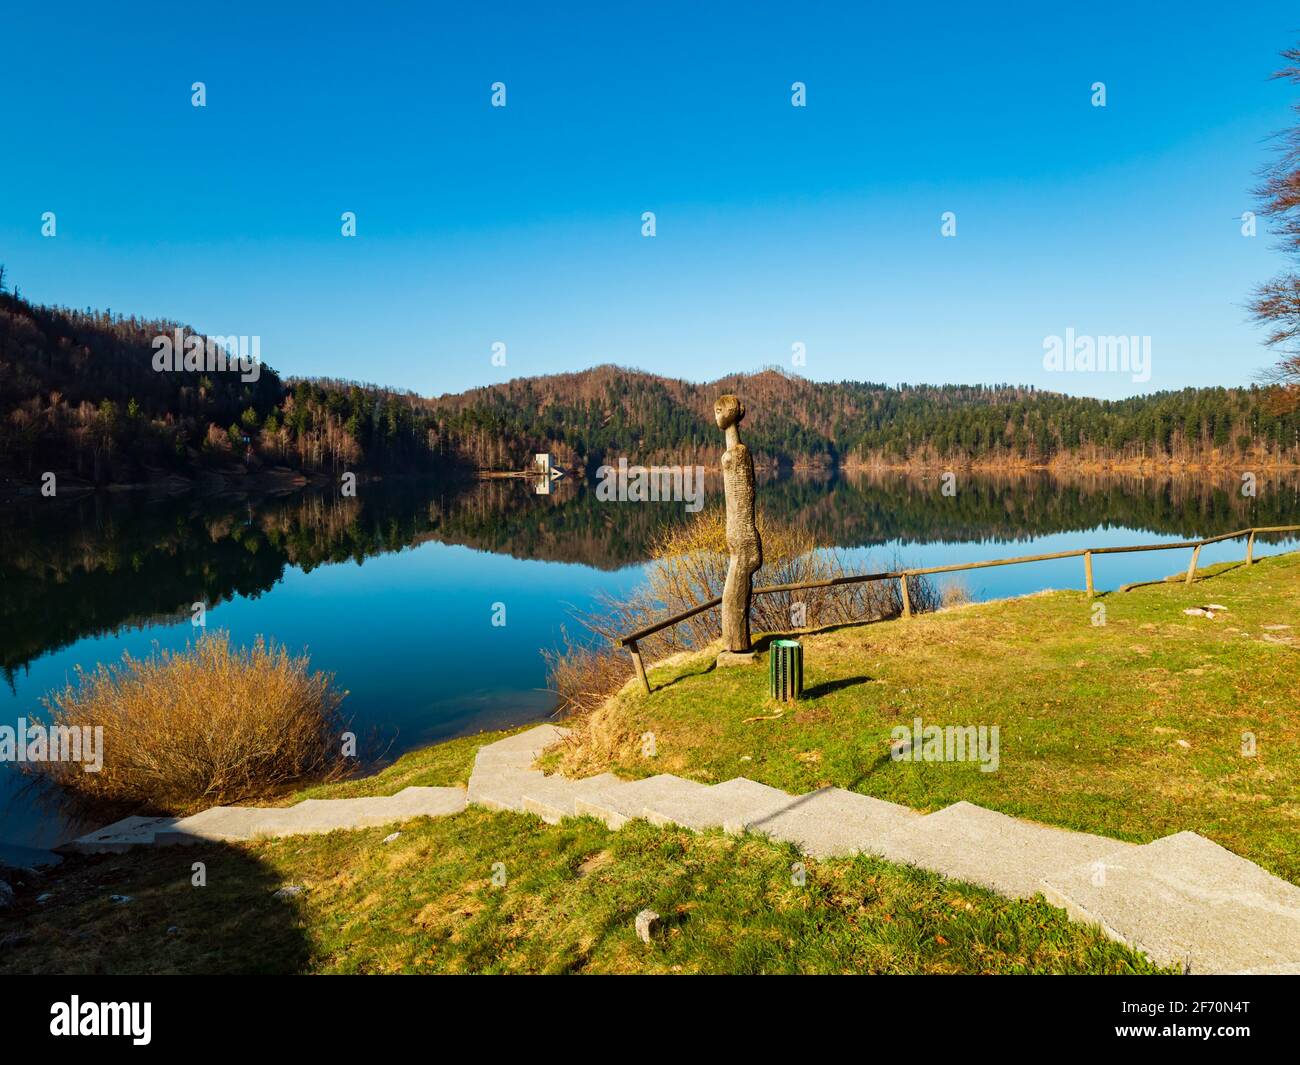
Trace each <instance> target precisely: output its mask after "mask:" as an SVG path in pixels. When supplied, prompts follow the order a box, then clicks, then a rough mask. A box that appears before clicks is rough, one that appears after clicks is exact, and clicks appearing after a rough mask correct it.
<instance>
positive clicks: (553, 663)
mask: <svg viewBox="0 0 1300 1065" xmlns="http://www.w3.org/2000/svg"><path fill="white" fill-rule="evenodd" d="M758 525H759V532H760V535H761V536H762V539H763V569H762V571H761V583H759V584H758V585H757V587H763V586H765V585H782V584H803V583H807V582H812V581H826V580H833V579H835V578H838V577H845V576H849V575H851V574H852V573H854V572H855V571H854V570H853V569H851V568H850V567H849V565H848V563H847V562H846V561H845V559H844V558H843V556H842V555H841V554H840V553H839V552H837V551H835V550H834V549H830V548H825V547H822V546H821V545H819V544H818V543H817V541H816V538H815V537H814V536H813V535H812V534H811V533H809V532H806V531H804V530H801V529H797V528H795V527H793V526H791V525H788V524H785V523H781V522H772V521H768V520H764V518H763V517H762V515H761V514H760V515H759V518H758ZM650 554H651V561H650V564H649V566H648V567H647V572H646V580H645V583H644V584H643V585H641V586H640V587H639V588H637V589H636V590H635V591H633V592H632V593H631V595H630V596H628V597H626V598H624V599H616V598H614V597H612V596H608V595H607V596H604V597H602V598H601V599H600V600H599V601H598V604H597V607H596V609H595V610H593V611H589V612H586V613H580V614H578V615H577V618H578V621H579V623H580V624H581V625H582V626H583V627H584V628H585V629H586V630H587V631H588V632H589V633H590V634H592V635H593V636H595V637H596V638H597V639H596V640H595V641H594V642H593V641H586V642H580V641H575V640H573V639H571V638H569V637H568V635H567V634H566V635H565V639H564V646H562V647H561V648H559V649H558V650H556V651H553V652H550V653H549V654H547V655H546V659H547V667H548V672H549V676H550V684H551V687H552V689H553V690H554V691H555V692H556V693H557V694H558V695H559V697H560V709H561V711H562V712H565V713H573V712H575V711H589V710H593V709H595V708H596V707H598V706H600V705H601V703H603V702H604V701H605V700H606V699H607V698H608V697H609V696H610V695H611V694H612V693H613V692H615V691H617V690H618V689H619V688H621V687H622V686H623V684H625V683H626V682H627V680H628V678H629V677H631V676H632V666H631V663H630V661H629V656H628V654H627V651H626V650H625V649H624V648H623V647H621V646H619V645H618V644H617V643H616V641H617V639H618V637H619V636H621V635H622V634H623V633H626V632H633V631H635V630H637V629H641V628H645V627H646V626H648V625H652V624H654V623H655V622H657V621H659V620H661V619H662V618H664V617H667V616H669V615H672V614H677V613H681V612H683V611H686V610H689V609H691V608H692V607H695V606H699V605H700V604H701V603H707V602H708V601H709V600H711V599H715V598H717V597H718V596H720V595H721V594H722V586H723V584H724V583H725V582H726V579H727V565H728V554H727V535H726V514H725V512H724V511H723V510H722V509H721V508H718V507H711V508H708V509H706V510H703V511H701V512H700V513H699V514H698V515H696V516H695V517H694V518H693V519H692V520H691V521H689V522H687V523H686V524H685V525H674V526H672V527H670V528H667V529H665V530H664V531H662V532H661V533H660V534H659V536H658V537H657V538H656V539H655V540H654V541H653V542H652V544H651V549H650ZM891 568H893V569H898V568H899V566H898V564H897V563H895V564H894V565H893V566H892V567H891ZM908 595H909V598H910V599H911V603H912V609H913V610H914V611H918V612H923V611H928V610H935V609H938V606H939V593H938V590H937V588H936V587H935V585H934V583H933V582H932V581H929V580H926V579H925V578H924V577H911V578H909V579H908ZM901 613H902V593H901V590H900V588H899V582H898V581H897V580H885V581H871V582H865V583H858V584H843V585H838V586H835V587H828V588H808V589H800V590H797V591H785V592H773V593H771V594H765V595H755V596H754V602H753V612H752V615H751V627H752V629H753V631H754V632H755V633H761V632H769V633H773V632H780V633H788V632H795V631H799V630H801V629H818V628H824V627H826V626H828V625H841V624H850V623H853V622H861V621H874V620H878V619H881V618H890V617H897V616H898V615H899V614H901ZM721 635H722V619H721V615H720V614H719V613H718V611H717V610H705V611H703V612H701V613H699V614H696V615H694V616H693V617H690V618H688V619H686V620H685V621H682V622H680V623H679V624H677V625H672V626H670V627H668V628H666V629H661V630H660V631H659V632H657V633H654V634H653V635H651V636H647V637H645V638H644V639H642V640H640V641H639V643H638V647H639V649H640V651H641V655H642V657H643V659H644V660H645V661H646V662H647V663H650V662H655V661H658V660H660V659H662V658H664V657H666V656H668V655H671V654H675V653H678V652H681V651H690V650H695V649H698V648H701V647H704V646H707V645H708V644H709V643H711V642H713V641H714V640H717V639H719V638H720V637H721Z"/></svg>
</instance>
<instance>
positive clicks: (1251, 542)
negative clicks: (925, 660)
mask: <svg viewBox="0 0 1300 1065" xmlns="http://www.w3.org/2000/svg"><path fill="white" fill-rule="evenodd" d="M1283 532H1300V525H1267V526H1259V527H1256V528H1251V529H1238V530H1237V531H1236V532H1230V533H1220V534H1219V535H1218V536H1208V537H1206V538H1205V539H1204V540H1182V541H1179V542H1178V543H1173V544H1139V545H1137V546H1135V547H1083V548H1079V549H1078V550H1075V551H1053V552H1052V553H1050V554H1046V555H1020V556H1018V557H1016V558H995V559H990V560H988V561H985V562H959V563H957V564H955V565H951V566H923V567H919V568H914V569H901V570H889V571H887V572H884V573H854V574H850V575H849V576H846V577H830V578H828V579H826V580H822V581H805V582H802V583H800V584H769V585H766V586H764V587H759V588H755V589H754V594H755V595H771V594H773V593H775V592H795V591H802V590H804V589H806V588H834V587H836V586H838V585H842V584H863V583H866V582H867V581H889V580H896V581H898V583H899V590H900V592H901V595H902V601H903V617H904V618H910V617H911V616H912V598H911V595H910V593H909V592H908V588H907V579H908V578H909V577H926V576H929V575H930V574H933V573H959V572H962V571H963V570H970V569H987V568H988V567H990V566H1015V565H1019V564H1020V563H1022V562H1048V561H1051V560H1053V559H1058V558H1082V559H1083V575H1084V580H1085V582H1086V584H1087V591H1088V595H1089V597H1091V596H1094V595H1096V594H1097V593H1096V589H1095V588H1094V587H1093V583H1092V556H1093V555H1123V554H1130V553H1132V552H1134V551H1177V550H1179V549H1184V548H1188V547H1190V548H1191V549H1192V560H1191V562H1190V563H1189V564H1188V566H1187V578H1186V583H1187V584H1191V583H1192V581H1193V580H1195V579H1196V563H1197V562H1198V561H1199V560H1200V557H1201V548H1202V547H1204V546H1205V545H1206V544H1217V543H1219V542H1220V541H1223V540H1236V539H1237V538H1239V537H1242V536H1245V537H1247V540H1246V565H1247V566H1249V565H1252V564H1253V563H1254V561H1255V537H1256V536H1258V535H1259V534H1261V533H1283ZM1130 587H1133V586H1132V585H1125V586H1124V587H1123V588H1120V589H1119V590H1120V591H1125V590H1127V589H1128V588H1130ZM721 604H722V597H721V596H718V597H717V598H714V599H710V600H709V601H708V602H707V603H700V604H698V605H697V606H693V607H691V608H690V609H689V610H683V611H681V612H680V613H677V614H673V615H672V616H671V617H667V618H664V619H663V620H661V621H656V622H655V623H654V624H653V625H647V626H646V627H645V628H643V629H637V630H636V632H630V633H628V634H627V635H625V636H620V637H618V641H617V642H618V644H619V645H620V646H622V647H626V648H627V649H628V652H629V653H630V654H631V655H632V663H633V665H634V666H635V667H636V675H637V676H638V677H639V678H640V679H641V683H642V685H643V686H644V687H645V690H646V694H649V693H650V679H649V678H648V677H647V676H646V672H645V663H644V662H642V661H641V652H640V650H639V649H638V647H637V644H638V642H639V641H640V640H644V639H645V638H646V637H647V636H652V635H654V634H655V633H656V632H661V631H663V630H664V629H667V628H671V627H672V626H673V625H678V624H680V623H681V622H683V621H685V620H686V619H687V618H693V617H695V615H696V614H703V613H704V612H705V611H706V610H712V609H714V608H715V607H717V606H720V605H721Z"/></svg>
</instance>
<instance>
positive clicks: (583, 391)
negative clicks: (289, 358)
mask: <svg viewBox="0 0 1300 1065" xmlns="http://www.w3.org/2000/svg"><path fill="white" fill-rule="evenodd" d="M723 392H736V393H738V394H739V395H740V396H741V397H742V398H743V399H744V401H745V403H746V405H747V407H748V409H749V413H748V415H747V417H746V419H745V426H744V430H743V432H744V437H745V439H746V441H747V442H748V443H749V446H750V448H751V449H752V450H753V451H754V453H755V457H756V460H757V461H758V462H759V464H760V465H765V466H776V465H799V466H832V465H846V466H903V465H937V464H941V463H946V464H955V465H965V464H972V465H984V466H1025V465H1044V466H1046V465H1090V464H1096V465H1110V464H1116V465H1136V464H1140V463H1147V464H1155V465H1167V464H1186V465H1203V466H1214V467H1222V466H1228V465H1233V464H1238V463H1242V462H1250V463H1255V464H1257V465H1296V464H1300V413H1297V412H1294V411H1292V412H1290V413H1282V412H1278V411H1275V410H1274V409H1273V403H1272V402H1271V400H1272V397H1273V393H1271V392H1270V391H1269V390H1267V389H1261V388H1258V387H1251V388H1203V389H1184V390H1183V391H1180V392H1161V393H1155V394H1152V395H1148V396H1141V397H1135V398H1131V399H1125V400H1117V401H1108V400H1097V399H1090V398H1085V397H1073V396H1066V395H1062V394H1060V393H1055V392H1042V391H1038V390H1036V389H1033V388H1027V387H1018V386H1012V385H996V386H986V385H939V386H935V385H898V386H893V387H891V386H887V385H884V384H875V383H870V382H857V381H838V382H814V381H809V380H806V379H803V378H800V377H796V376H793V375H790V374H786V373H783V372H781V371H778V370H765V371H763V372H761V373H757V374H732V375H729V376H726V377H722V378H719V379H718V380H716V381H713V382H710V383H708V384H693V383H690V382H686V381H679V380H673V379H669V378H664V377H658V376H655V375H653V374H647V373H642V372H640V371H635V370H626V369H621V368H619V367H615V366H599V367H596V368H595V369H591V370H584V371H581V372H577V373H571V374H557V375H554V376H549V377H540V378H536V377H535V378H519V379H516V380H513V381H509V382H506V383H503V384H500V385H493V386H490V387H485V388H478V389H473V390H471V391H468V392H465V393H462V394H460V395H449V396H442V397H440V398H439V399H438V400H436V401H434V403H433V407H434V409H435V410H437V412H438V421H439V430H440V433H441V434H442V435H443V436H444V438H447V439H452V440H454V441H455V446H456V448H457V450H458V451H459V452H460V453H462V454H464V455H466V456H467V457H468V458H470V459H471V460H473V461H474V462H475V463H476V464H478V465H479V466H483V467H490V468H500V467H501V466H503V465H508V464H510V463H511V462H512V461H514V460H515V457H516V456H518V455H521V454H528V453H529V452H530V451H532V450H534V449H542V450H550V451H552V452H553V453H555V454H556V455H557V456H559V457H560V459H561V460H562V461H564V462H565V463H566V464H570V465H577V466H583V465H585V466H587V467H588V468H592V467H594V466H597V465H599V464H600V463H601V462H604V461H610V460H612V459H613V458H615V457H619V456H626V457H628V458H629V460H630V461H638V462H642V463H646V464H650V463H695V462H703V463H712V462H714V461H716V458H717V451H718V447H719V441H720V439H721V438H720V436H719V433H718V430H717V429H716V427H714V425H713V423H712V406H713V400H714V398H715V397H716V396H717V395H719V394H721V393H723Z"/></svg>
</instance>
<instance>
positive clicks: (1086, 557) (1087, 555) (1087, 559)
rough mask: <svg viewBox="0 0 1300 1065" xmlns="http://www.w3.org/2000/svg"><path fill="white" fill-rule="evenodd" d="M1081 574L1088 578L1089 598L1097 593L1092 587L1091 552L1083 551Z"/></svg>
mask: <svg viewBox="0 0 1300 1065" xmlns="http://www.w3.org/2000/svg"><path fill="white" fill-rule="evenodd" d="M1083 575H1084V577H1086V578H1087V580H1088V598H1089V599H1091V598H1092V597H1093V596H1094V595H1096V594H1097V593H1096V592H1094V591H1093V588H1092V552H1091V551H1085V552H1084V553H1083Z"/></svg>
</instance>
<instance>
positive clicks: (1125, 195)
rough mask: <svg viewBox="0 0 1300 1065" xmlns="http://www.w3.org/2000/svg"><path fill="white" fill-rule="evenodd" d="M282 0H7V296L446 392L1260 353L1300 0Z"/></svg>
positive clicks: (1167, 365) (990, 372) (289, 361)
mask: <svg viewBox="0 0 1300 1065" xmlns="http://www.w3.org/2000/svg"><path fill="white" fill-rule="evenodd" d="M271 6H272V5H267V4H259V5H243V4H221V5H217V4H206V5H185V6H183V7H182V6H175V7H172V6H170V5H168V6H164V5H156V6H154V5H133V10H132V11H131V12H130V13H122V12H121V11H120V10H117V9H115V8H113V7H111V6H109V5H103V4H93V5H92V4H77V5H61V4H57V3H55V4H50V5H39V6H38V5H25V6H24V7H23V8H22V9H20V10H11V11H9V12H7V13H6V18H5V37H6V48H5V53H6V55H5V62H4V64H3V66H0V93H2V95H3V98H4V99H5V100H6V101H7V102H8V111H9V115H10V126H9V132H8V135H7V136H6V138H5V158H4V161H3V165H2V166H0V262H3V263H5V264H6V265H7V267H8V269H9V272H10V276H11V278H12V280H13V281H16V282H17V283H18V284H19V285H20V286H21V289H22V291H23V293H24V295H26V296H27V297H29V298H32V299H36V300H39V301H43V302H53V303H61V304H67V305H73V306H95V307H111V308H113V309H114V310H116V311H123V312H128V313H129V312H138V313H142V314H148V315H162V316H167V317H172V318H176V319H179V320H181V321H184V322H187V323H189V324H191V325H193V326H194V327H196V328H198V329H201V330H203V331H206V332H210V333H214V334H222V335H231V334H244V335H258V336H260V337H261V338H262V353H263V357H264V358H265V359H266V360H267V361H268V362H269V363H271V365H273V366H275V367H276V368H277V369H279V370H281V371H282V372H285V373H293V374H322V375H330V376H339V377H348V378H356V379H360V380H366V381H376V382H380V383H384V384H391V385H397V386H403V387H410V388H413V389H416V390H417V391H420V392H424V393H429V394H438V393H441V392H445V391H459V390H461V389H463V388H466V387H470V386H473V385H479V384H487V383H491V382H493V381H499V380H504V379H506V378H508V377H514V376H521V375H531V374H535V373H552V372H558V371H568V370H577V369H582V368H584V367H588V366H593V365H597V364H599V363H602V362H617V363H620V364H623V365H630V366H636V367H640V368H643V369H647V370H652V371H655V372H659V373H664V374H670V375H674V376H683V377H687V378H690V379H693V380H705V379H710V378H713V377H717V376H720V375H722V374H724V373H727V372H730V371H733V370H747V369H756V368H758V367H761V366H764V365H771V364H784V365H786V366H789V365H790V356H791V345H792V344H794V343H796V342H799V343H803V344H804V345H805V346H806V351H807V362H806V365H805V366H803V367H801V368H800V370H799V372H802V373H804V374H806V375H807V376H809V377H812V378H816V379H839V378H857V379H869V380H883V381H887V382H898V381H912V382H917V381H927V382H943V381H953V382H989V383H991V382H1001V381H1011V382H1022V383H1029V384H1036V385H1039V386H1041V387H1044V388H1052V389H1057V390H1061V391H1068V392H1075V393H1083V394H1090V395H1100V396H1121V395H1128V394H1132V393H1134V392H1140V391H1147V390H1154V389H1163V388H1179V387H1183V386H1184V385H1189V384H1190V385H1202V384H1235V383H1246V382H1249V381H1250V380H1251V379H1252V378H1253V377H1254V375H1255V373H1256V372H1257V371H1258V369H1259V368H1261V367H1262V366H1265V365H1267V364H1268V363H1269V362H1270V361H1271V360H1270V356H1269V353H1268V352H1267V351H1266V350H1265V349H1263V348H1262V347H1261V345H1260V335H1261V334H1260V331H1259V330H1258V329H1256V328H1255V327H1254V326H1253V325H1251V324H1250V323H1249V322H1248V319H1247V314H1246V311H1245V309H1244V305H1245V303H1246V300H1247V299H1248V297H1249V293H1250V290H1251V288H1252V287H1253V286H1254V285H1255V284H1257V283H1258V282H1260V281H1261V280H1264V279H1265V278H1267V277H1269V276H1271V275H1273V274H1275V273H1277V272H1278V271H1279V270H1280V269H1281V268H1282V267H1283V265H1284V261H1283V258H1282V256H1281V254H1280V253H1279V252H1278V251H1277V249H1276V248H1275V247H1274V245H1273V243H1272V241H1271V240H1270V239H1269V237H1268V235H1267V233H1266V232H1265V231H1263V230H1261V232H1260V235H1259V236H1258V237H1256V238H1254V239H1247V238H1244V237H1243V236H1242V235H1241V232H1240V228H1241V223H1240V215H1241V213H1242V212H1243V211H1244V210H1247V209H1249V208H1250V207H1251V206H1252V201H1251V197H1250V189H1251V187H1252V185H1253V184H1254V181H1255V176H1256V174H1257V172H1258V170H1259V168H1260V166H1261V165H1262V164H1263V163H1264V162H1265V161H1266V159H1267V158H1268V155H1269V151H1270V149H1269V143H1268V137H1269V135H1270V134H1271V133H1272V132H1273V131H1275V130H1277V129H1279V128H1282V127H1283V126H1285V125H1286V124H1287V122H1288V120H1289V118H1290V113H1289V110H1288V105H1289V103H1290V102H1291V100H1292V98H1293V93H1294V89H1293V88H1292V87H1290V86H1288V85H1286V84H1285V83H1282V82H1275V81H1270V80H1269V79H1268V74H1269V73H1270V72H1271V71H1272V70H1273V69H1274V68H1275V67H1276V65H1277V64H1278V60H1277V52H1278V51H1279V50H1280V49H1282V48H1283V47H1285V46H1287V45H1288V44H1291V43H1294V42H1295V41H1296V40H1297V39H1300V11H1297V9H1296V8H1295V5H1294V3H1293V2H1292V3H1285V4H1284V3H1280V2H1279V3H1272V2H1263V3H1257V4H1252V5H1250V9H1249V10H1246V9H1243V8H1240V7H1228V6H1224V5H1221V4H1218V5H1216V4H1209V3H1177V4H1176V3H1161V4H1154V3H1136V4H1135V3H1101V4H1087V5H1069V6H1068V8H1065V9H1062V10H1049V9H1048V5H1042V4H1023V5H1022V4H1004V5H998V6H996V8H995V7H994V6H993V5H985V4H980V5H976V4H968V5H956V4H952V5H949V4H914V5H910V6H906V7H905V5H899V4H888V5H881V4H848V3H842V4H835V5H829V4H816V3H813V4H804V3H800V4H790V3H788V2H787V3H780V4H766V3H752V2H751V3H744V4H739V3H737V4H728V5H721V4H699V3H694V4H692V3H685V4H675V3H655V4H620V3H616V2H606V3H599V4H566V3H551V4H544V5H543V4H536V3H531V4H528V3H507V2H494V3H491V4H481V3H480V4H468V3H466V4H421V5H416V4H411V5H390V4H382V3H370V4H365V5H334V6H331V5H312V6H311V7H310V8H309V7H308V6H307V5H302V6H301V7H300V8H299V9H297V10H291V11H289V12H288V13H276V12H274V11H272V10H271ZM194 81H203V82H204V83H205V84H206V87H207V106H206V107H204V108H195V107H192V106H191V103H190V97H191V90H190V86H191V83H192V82H194ZM496 81H502V82H504V83H505V84H506V87H507V106H506V107H505V108H493V107H491V106H490V96H491V85H492V83H493V82H496ZM795 81H802V82H804V83H805V84H806V85H807V106H806V107H804V108H795V107H792V106H791V104H790V95H791V89H790V87H791V84H792V83H793V82H795ZM1095 81H1103V82H1105V84H1106V93H1107V106H1106V107H1105V108H1097V107H1093V106H1092V105H1091V101H1090V97H1091V86H1092V83H1093V82H1095ZM45 211H53V212H55V213H56V216H57V226H58V232H57V236H55V237H53V238H47V237H42V236H41V232H40V230H41V215H42V212H45ZM344 211H354V212H356V216H357V230H358V235H357V236H356V237H355V238H345V237H343V236H341V235H340V224H341V223H340V215H341V214H342V212H344ZM644 211H653V212H655V214H656V218H657V234H656V236H655V237H653V238H646V237H643V236H642V235H641V215H642V212H644ZM945 211H953V212H955V213H956V216H957V236H956V237H954V238H943V237H941V236H940V216H941V215H942V213H943V212H945ZM1067 329H1074V330H1075V332H1076V333H1079V334H1089V335H1109V334H1123V335H1146V336H1150V337H1151V338H1152V341H1151V343H1152V373H1151V377H1150V380H1149V381H1147V382H1145V383H1134V382H1133V381H1132V379H1131V376H1130V375H1122V374H1106V375H1098V374H1090V375H1089V374H1074V375H1071V374H1060V373H1056V374H1053V373H1048V372H1046V371H1045V370H1044V368H1043V364H1042V359H1043V341H1044V338H1045V337H1048V336H1051V335H1062V334H1064V333H1065V331H1066V330H1067ZM498 341H500V342H503V343H505V344H506V351H507V365H506V366H505V367H504V368H502V367H496V366H493V365H492V363H491V352H492V345H493V343H494V342H498Z"/></svg>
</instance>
